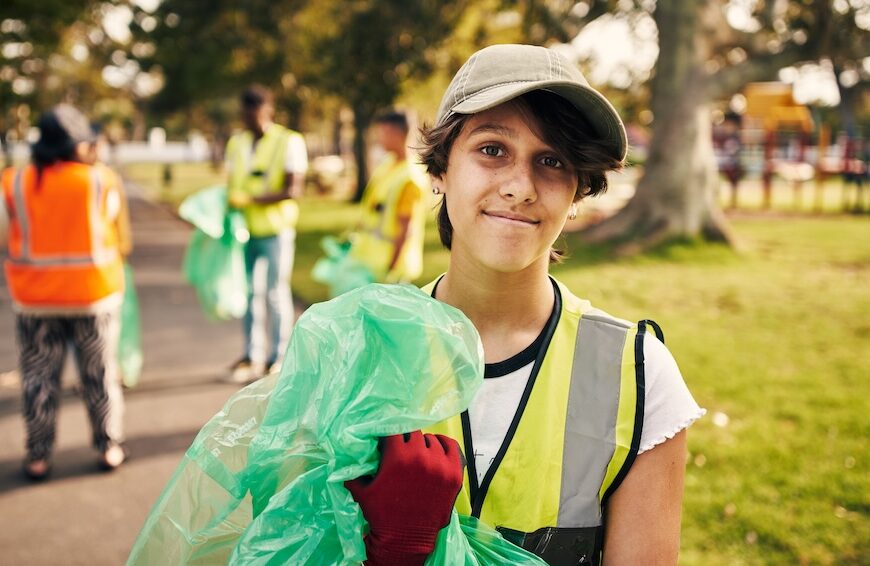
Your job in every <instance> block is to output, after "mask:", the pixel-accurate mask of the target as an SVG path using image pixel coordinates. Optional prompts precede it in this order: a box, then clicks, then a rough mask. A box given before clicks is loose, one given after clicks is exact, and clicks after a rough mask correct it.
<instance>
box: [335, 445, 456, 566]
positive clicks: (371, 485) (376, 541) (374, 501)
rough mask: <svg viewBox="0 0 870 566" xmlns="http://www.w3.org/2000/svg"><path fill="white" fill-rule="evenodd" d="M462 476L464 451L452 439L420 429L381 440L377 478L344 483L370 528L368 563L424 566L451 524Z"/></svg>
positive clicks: (373, 565) (367, 538)
mask: <svg viewBox="0 0 870 566" xmlns="http://www.w3.org/2000/svg"><path fill="white" fill-rule="evenodd" d="M462 474H463V463H462V453H461V452H460V450H459V444H457V442H456V441H455V440H453V439H452V438H449V437H447V436H442V435H440V434H426V435H424V434H423V433H422V432H420V431H419V430H417V431H414V432H411V433H405V434H397V435H395V436H388V437H386V438H383V439H381V464H380V467H379V468H378V472H377V474H376V475H375V476H374V478H372V476H363V477H360V478H357V479H355V480H352V481H348V482H345V486H346V487H347V489H348V490H349V491H350V493H351V495H353V498H354V500H356V502H357V503H359V506H360V508H361V509H362V512H363V516H364V517H365V518H366V521H368V523H369V527H370V529H371V530H370V532H369V534H368V536H367V537H366V539H365V543H366V555H367V556H368V559H367V560H366V564H368V565H369V566H382V565H383V566H386V565H391V566H396V565H409V566H410V565H418V564H419V565H421V566H422V564H423V563H424V562H425V561H426V558H427V557H428V556H429V555H430V554H432V552H433V551H434V550H435V539H436V538H437V537H438V531H440V530H441V529H443V528H444V527H446V526H447V524H448V523H449V522H450V512H451V511H452V510H453V504H454V503H455V502H456V496H457V495H459V490H460V489H461V488H462Z"/></svg>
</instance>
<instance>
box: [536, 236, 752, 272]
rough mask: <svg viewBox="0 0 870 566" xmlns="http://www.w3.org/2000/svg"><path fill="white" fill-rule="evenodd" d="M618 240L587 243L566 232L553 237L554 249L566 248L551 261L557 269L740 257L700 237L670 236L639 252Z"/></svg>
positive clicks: (705, 261)
mask: <svg viewBox="0 0 870 566" xmlns="http://www.w3.org/2000/svg"><path fill="white" fill-rule="evenodd" d="M618 246H619V243H618V242H617V243H607V244H590V243H588V242H585V241H583V239H582V237H581V236H580V235H579V234H578V233H572V234H566V235H562V236H560V237H559V239H558V240H556V245H555V247H556V249H560V250H566V251H567V253H566V254H565V259H564V261H563V262H562V263H561V264H558V265H554V266H553V270H554V271H556V272H558V271H560V270H564V269H566V268H568V269H570V268H577V267H586V266H589V267H591V266H596V265H604V264H626V265H631V264H646V263H650V262H652V263H678V264H681V263H685V264H702V265H709V264H722V263H731V262H735V261H737V260H739V258H740V254H739V252H737V251H736V250H734V249H732V248H731V247H729V246H728V245H726V244H722V243H715V242H707V241H704V240H703V239H700V238H673V239H671V240H668V241H666V242H662V243H661V244H659V245H657V246H654V247H652V248H650V249H648V250H645V251H644V252H642V253H638V254H632V255H625V254H620V253H618V252H617V249H618Z"/></svg>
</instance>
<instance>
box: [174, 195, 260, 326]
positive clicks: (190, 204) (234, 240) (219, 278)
mask: <svg viewBox="0 0 870 566" xmlns="http://www.w3.org/2000/svg"><path fill="white" fill-rule="evenodd" d="M226 200H227V197H226V188H225V187H222V186H221V187H211V188H208V189H203V190H202V191H199V192H197V193H195V194H193V195H191V196H189V197H188V198H186V199H185V200H184V202H182V203H181V206H180V207H179V209H178V213H179V214H180V215H181V217H182V218H184V219H185V220H187V221H188V222H190V223H191V224H193V225H194V227H195V229H194V231H193V234H192V235H191V238H190V242H189V243H188V246H187V250H186V252H185V255H184V265H183V270H184V276H185V279H186V280H187V281H188V283H190V284H191V285H193V287H194V289H195V290H196V296H197V298H198V299H199V302H200V305H201V306H202V308H203V310H204V311H205V313H206V314H207V315H208V316H209V317H210V318H212V319H215V320H228V319H231V318H241V317H242V316H244V315H245V312H246V311H247V308H248V281H247V275H246V272H245V242H247V241H248V238H249V234H248V230H247V227H246V226H245V219H244V217H243V216H242V214H241V213H240V212H238V211H236V210H233V209H230V208H228V207H227V202H226Z"/></svg>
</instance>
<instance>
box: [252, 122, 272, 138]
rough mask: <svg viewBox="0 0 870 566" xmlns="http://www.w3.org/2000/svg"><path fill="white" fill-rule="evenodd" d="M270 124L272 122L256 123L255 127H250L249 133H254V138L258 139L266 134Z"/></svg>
mask: <svg viewBox="0 0 870 566" xmlns="http://www.w3.org/2000/svg"><path fill="white" fill-rule="evenodd" d="M271 125H272V122H262V123H259V124H257V126H256V127H255V128H253V129H251V133H252V134H254V139H259V138H262V137H263V136H264V135H266V130H268V129H269V126H271Z"/></svg>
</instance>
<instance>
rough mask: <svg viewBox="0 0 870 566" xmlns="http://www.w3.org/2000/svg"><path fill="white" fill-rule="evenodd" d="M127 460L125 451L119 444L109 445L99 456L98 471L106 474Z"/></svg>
mask: <svg viewBox="0 0 870 566" xmlns="http://www.w3.org/2000/svg"><path fill="white" fill-rule="evenodd" d="M126 460H127V450H126V449H125V448H124V447H123V446H121V445H120V444H111V445H110V446H109V447H108V448H106V451H105V452H103V453H102V454H101V455H100V459H99V465H100V469H102V470H105V471H107V472H111V471H112V470H115V469H117V468H118V467H119V466H120V465H121V464H123V463H124V462H125V461H126Z"/></svg>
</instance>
